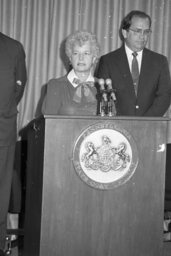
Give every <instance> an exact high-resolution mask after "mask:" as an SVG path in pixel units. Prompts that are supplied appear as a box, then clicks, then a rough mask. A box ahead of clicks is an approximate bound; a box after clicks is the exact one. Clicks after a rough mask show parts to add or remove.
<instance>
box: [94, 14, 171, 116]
mask: <svg viewBox="0 0 171 256" xmlns="http://www.w3.org/2000/svg"><path fill="white" fill-rule="evenodd" d="M151 32H152V31H151V18H150V16H149V15H147V14H146V13H144V12H142V11H138V10H134V11H131V12H130V13H129V14H128V15H127V16H126V17H125V18H124V19H123V21H122V23H121V27H120V35H121V37H122V40H123V45H122V46H121V48H119V49H117V50H115V51H113V52H110V53H108V54H106V55H104V56H102V57H101V58H100V62H99V66H98V70H97V72H96V76H97V77H98V78H103V79H108V78H109V79H111V80H112V86H113V90H114V91H115V96H116V103H115V106H116V112H117V115H122V116H124V115H125V116H156V117H160V116H163V115H164V114H165V113H166V111H167V110H168V108H169V105H170V100H171V80H170V73H169V66H168V61H167V58H166V57H165V56H163V55H161V54H158V53H156V52H153V51H151V50H149V49H147V48H145V46H146V44H147V42H148V39H149V37H150V34H151Z"/></svg>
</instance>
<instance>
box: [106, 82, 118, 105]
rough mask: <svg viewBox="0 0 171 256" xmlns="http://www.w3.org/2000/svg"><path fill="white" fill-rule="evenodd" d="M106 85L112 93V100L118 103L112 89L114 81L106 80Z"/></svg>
mask: <svg viewBox="0 0 171 256" xmlns="http://www.w3.org/2000/svg"><path fill="white" fill-rule="evenodd" d="M106 85H107V88H108V91H109V93H110V96H111V98H112V100H114V101H116V96H115V93H114V90H113V88H112V80H111V79H110V78H107V79H106Z"/></svg>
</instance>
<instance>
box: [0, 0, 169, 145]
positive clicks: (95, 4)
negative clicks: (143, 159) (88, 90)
mask: <svg viewBox="0 0 171 256" xmlns="http://www.w3.org/2000/svg"><path fill="white" fill-rule="evenodd" d="M133 9H139V10H142V11H145V12H147V13H148V14H149V15H150V16H151V18H152V34H151V37H150V40H149V43H148V47H149V48H150V49H151V50H154V51H157V52H159V53H162V54H164V55H166V56H167V57H168V61H169V67H170V71H171V0H0V30H1V32H2V33H4V34H6V35H8V36H10V37H12V38H15V39H17V40H19V41H20V42H21V43H22V44H23V46H24V49H25V52H26V63H27V73H28V81H27V85H26V90H25V93H24V96H23V99H22V101H21V103H20V105H19V115H18V130H20V129H21V128H23V127H24V126H25V125H27V124H28V123H29V122H30V121H31V120H32V119H33V118H35V117H36V116H37V115H39V113H40V112H39V110H40V106H41V101H40V98H41V97H42V95H43V92H44V88H45V85H46V83H47V82H48V80H49V79H51V78H54V77H60V76H61V75H64V74H65V73H66V71H67V67H68V66H67V63H66V58H65V55H64V40H65V38H66V37H67V36H68V35H69V34H70V33H72V32H74V31H75V30H78V29H86V30H88V31H90V32H93V33H95V34H96V35H97V38H98V41H99V43H100V46H101V54H104V53H107V52H109V51H112V50H115V49H116V48H118V47H119V46H120V45H121V41H120V38H119V35H118V30H119V26H120V22H121V20H122V18H123V17H124V16H125V15H126V14H127V13H128V12H129V11H131V10H133ZM168 135H169V136H168V137H169V140H170V141H171V138H170V137H171V129H170V131H169V132H168Z"/></svg>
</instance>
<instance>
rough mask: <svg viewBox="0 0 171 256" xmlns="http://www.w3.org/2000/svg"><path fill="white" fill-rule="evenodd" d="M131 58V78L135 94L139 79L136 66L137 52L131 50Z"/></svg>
mask: <svg viewBox="0 0 171 256" xmlns="http://www.w3.org/2000/svg"><path fill="white" fill-rule="evenodd" d="M132 55H133V59H132V80H133V84H134V89H135V93H136V95H137V90H138V81H139V68H138V61H137V55H138V54H137V52H133V53H132Z"/></svg>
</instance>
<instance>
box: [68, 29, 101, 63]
mask: <svg viewBox="0 0 171 256" xmlns="http://www.w3.org/2000/svg"><path fill="white" fill-rule="evenodd" d="M86 42H90V44H91V46H92V51H93V55H94V57H96V58H99V55H100V47H99V44H98V42H97V38H96V36H95V35H94V34H92V33H90V32H88V31H76V32H75V33H73V34H71V35H69V36H68V37H67V40H66V43H65V52H66V55H67V56H68V58H70V57H71V55H72V50H73V47H74V45H76V44H78V45H79V46H82V45H84V44H85V43H86Z"/></svg>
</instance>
